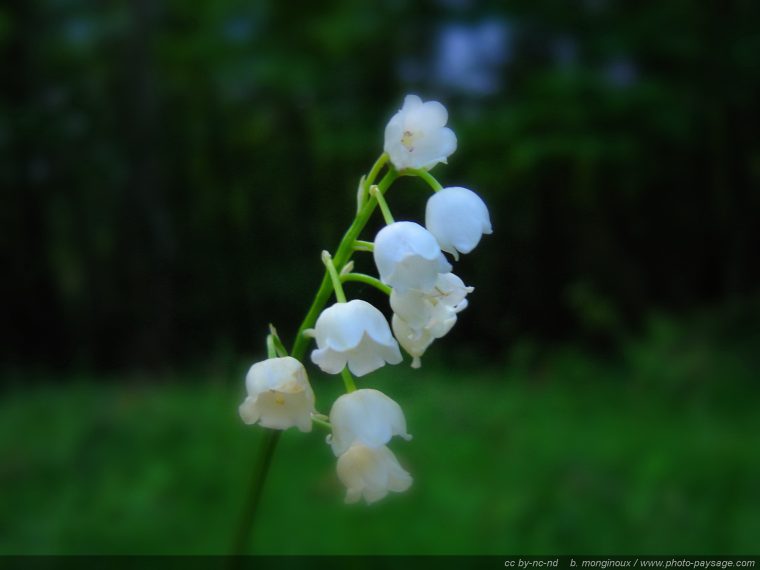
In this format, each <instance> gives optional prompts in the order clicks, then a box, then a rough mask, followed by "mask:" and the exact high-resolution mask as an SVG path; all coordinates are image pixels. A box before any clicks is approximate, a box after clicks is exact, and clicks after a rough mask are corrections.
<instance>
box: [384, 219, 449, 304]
mask: <svg viewBox="0 0 760 570" xmlns="http://www.w3.org/2000/svg"><path fill="white" fill-rule="evenodd" d="M373 255H374V258H375V265H376V266H377V270H378V272H379V273H380V279H381V280H382V281H383V283H386V284H388V285H390V286H391V287H393V288H394V289H398V290H399V291H400V292H404V291H408V290H409V289H418V290H420V291H429V290H430V289H432V287H433V286H434V285H435V282H436V279H437V278H438V274H439V273H446V272H448V271H451V264H449V262H448V261H446V258H445V257H444V256H443V253H441V248H440V246H439V245H438V242H437V241H436V239H435V236H433V234H431V233H430V232H429V231H428V230H426V229H425V228H423V227H422V226H421V225H419V224H415V223H414V222H395V223H393V224H390V225H387V226H385V227H384V228H383V229H381V230H380V231H379V232H378V233H377V236H376V237H375V250H374V253H373Z"/></svg>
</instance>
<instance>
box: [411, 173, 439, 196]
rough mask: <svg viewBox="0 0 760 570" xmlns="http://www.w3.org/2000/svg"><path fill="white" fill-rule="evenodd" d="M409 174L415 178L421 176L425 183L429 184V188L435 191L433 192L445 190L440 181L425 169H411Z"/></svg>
mask: <svg viewBox="0 0 760 570" xmlns="http://www.w3.org/2000/svg"><path fill="white" fill-rule="evenodd" d="M407 172H408V173H409V174H411V175H413V176H419V177H420V178H422V179H423V180H424V181H425V182H427V184H428V186H430V187H431V188H432V189H433V192H438V191H439V190H443V186H442V185H441V183H440V182H438V180H436V179H435V177H434V176H433V175H432V174H430V173H429V172H428V171H427V170H425V169H424V168H417V169H410V170H407Z"/></svg>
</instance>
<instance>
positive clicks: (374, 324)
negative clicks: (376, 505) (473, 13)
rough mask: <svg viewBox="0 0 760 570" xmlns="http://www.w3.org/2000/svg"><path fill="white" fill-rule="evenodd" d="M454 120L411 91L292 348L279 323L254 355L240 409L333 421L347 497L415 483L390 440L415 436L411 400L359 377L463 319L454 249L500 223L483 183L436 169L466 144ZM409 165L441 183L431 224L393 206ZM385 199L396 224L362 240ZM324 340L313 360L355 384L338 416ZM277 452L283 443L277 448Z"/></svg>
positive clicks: (325, 255) (245, 413)
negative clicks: (461, 180) (318, 374)
mask: <svg viewBox="0 0 760 570" xmlns="http://www.w3.org/2000/svg"><path fill="white" fill-rule="evenodd" d="M447 121H448V112H447V111H446V108H445V107H444V106H443V105H442V104H441V103H439V102H437V101H427V102H423V101H422V100H421V99H420V98H419V97H417V96H416V95H408V96H407V97H406V98H405V99H404V104H403V106H402V108H401V109H400V110H399V111H398V112H397V113H396V114H395V115H393V117H391V119H390V121H389V122H388V125H387V126H386V128H385V144H384V147H383V148H384V152H383V154H382V155H381V156H380V158H379V159H378V160H377V162H375V164H374V166H373V167H372V168H371V170H370V171H369V173H368V174H367V175H365V176H363V177H362V178H361V181H360V183H359V189H358V195H357V211H356V216H355V217H354V219H353V221H352V222H351V224H350V225H349V227H348V229H347V230H346V233H345V235H344V237H343V239H342V240H341V242H340V244H339V246H338V248H337V249H336V250H335V251H334V252H333V253H332V254H331V253H329V252H327V251H323V252H322V262H323V264H324V266H325V274H324V277H323V279H322V283H321V285H320V288H319V290H318V291H317V293H316V296H315V298H314V301H313V303H312V305H311V308H310V309H309V311H308V313H307V315H306V317H305V318H304V321H303V322H302V323H301V326H300V327H299V330H298V333H297V336H296V339H295V341H294V344H293V347H292V349H291V350H290V352H289V353H288V351H287V350H286V349H285V346H284V345H283V343H282V341H281V340H280V338H279V336H278V335H277V332H276V331H275V329H274V328H273V327H270V334H269V335H268V336H267V354H268V358H267V359H266V360H264V361H262V362H257V363H255V364H254V365H253V366H251V369H250V371H249V372H248V375H247V377H246V388H247V392H248V394H247V397H246V399H245V401H244V402H243V403H242V404H241V405H240V410H239V411H240V417H241V418H242V419H243V421H244V422H245V423H246V424H259V425H260V426H261V427H263V428H268V429H270V430H286V429H289V428H291V427H295V428H298V429H299V430H301V431H303V432H308V431H311V429H312V425H318V426H320V427H322V428H325V429H327V430H329V431H330V435H328V436H327V443H328V444H329V445H330V447H331V448H332V451H333V453H334V454H335V456H336V458H337V465H336V471H337V475H338V479H339V480H340V481H341V482H342V483H343V485H345V487H346V490H347V492H346V501H347V502H355V501H358V500H360V499H364V500H365V501H366V502H367V503H373V502H375V501H378V500H380V499H382V498H383V497H385V496H386V495H387V494H388V493H389V492H394V493H400V492H403V491H406V490H407V489H408V488H409V487H410V486H411V484H412V477H411V475H410V474H409V473H408V472H407V471H406V470H405V469H404V468H403V467H402V466H401V465H400V464H399V461H398V460H397V458H396V456H395V455H394V453H393V452H392V451H391V450H390V448H389V447H388V446H389V444H390V443H391V440H392V439H393V437H394V436H399V437H400V438H401V439H404V440H407V441H408V440H410V439H411V436H410V435H409V434H408V433H407V427H406V418H405V417H404V412H403V411H402V409H401V406H400V405H399V404H398V403H397V402H395V401H394V400H393V399H391V398H390V397H389V396H387V395H385V394H383V393H382V392H379V391H378V390H375V389H372V388H368V387H362V388H361V389H359V390H357V389H356V381H355V379H354V377H359V378H361V382H362V383H364V382H366V380H365V377H366V376H367V375H369V374H370V373H372V372H374V371H375V370H377V369H379V368H382V367H383V366H385V365H386V364H390V365H395V364H399V363H401V362H402V360H403V358H402V354H401V350H400V347H401V348H403V349H404V350H405V351H406V352H407V353H408V354H409V355H410V356H411V365H412V367H413V368H419V366H420V365H421V358H422V356H423V354H424V353H425V351H426V350H427V349H428V348H429V346H430V345H431V344H432V343H433V342H434V341H435V340H437V339H440V338H442V337H443V336H445V335H446V334H447V333H448V332H449V331H450V330H451V328H452V327H453V326H454V324H455V323H456V321H457V317H458V315H459V313H460V312H461V311H462V310H463V309H465V308H466V307H467V304H468V300H467V299H466V297H467V295H468V294H470V293H472V292H473V288H472V287H469V286H467V285H465V283H464V281H463V280H462V279H461V278H460V277H458V276H457V275H455V274H454V273H452V269H453V267H452V265H451V261H450V260H449V259H447V257H446V255H445V254H449V255H451V256H452V258H453V261H457V260H458V259H459V255H460V254H468V253H470V252H471V251H472V250H473V249H474V248H475V246H477V244H478V243H479V242H480V239H481V237H482V236H483V234H490V233H491V231H492V229H491V221H490V217H489V213H488V208H487V207H486V204H485V202H483V200H482V199H481V198H480V197H479V196H478V195H477V194H476V193H475V192H473V191H472V190H468V189H466V188H461V187H458V186H457V187H448V188H444V187H443V186H442V185H441V184H440V183H439V182H438V181H437V180H436V179H435V178H434V177H433V176H432V175H431V174H430V170H431V169H432V168H433V167H435V166H436V165H437V164H438V163H446V161H447V160H448V158H449V156H451V154H453V153H454V151H455V150H456V148H457V138H456V135H455V134H454V132H453V131H452V130H451V129H450V128H448V127H447V126H446V123H447ZM383 171H385V173H384V175H383V176H382V178H379V177H380V175H381V173H383ZM400 176H416V177H418V178H420V180H421V181H422V182H424V184H426V185H427V186H428V187H429V188H430V190H431V191H432V195H431V197H430V199H429V200H428V202H427V206H426V209H425V219H424V224H425V225H424V226H423V225H421V224H419V223H417V222H415V221H411V220H398V221H397V220H395V219H394V217H393V214H392V212H391V209H390V206H389V205H388V203H387V201H386V199H385V195H386V193H387V192H388V191H389V189H390V187H391V185H392V184H393V182H394V181H395V180H396V179H397V178H399V177H400ZM377 209H379V210H380V213H381V214H382V216H383V219H384V220H385V226H384V227H383V228H382V229H381V230H380V231H379V232H378V233H377V235H376V236H375V239H374V240H373V241H365V240H362V239H360V238H361V237H362V232H363V230H364V228H365V226H366V224H367V222H368V221H369V219H370V217H371V216H372V214H373V213H374V212H375V211H376V210H377ZM354 254H357V255H366V254H371V255H372V257H373V259H374V262H375V266H376V268H377V273H378V275H377V277H376V276H373V275H366V274H363V273H355V272H353V262H352V261H351V258H352V257H353V255H354ZM347 281H359V282H362V283H365V284H368V285H372V286H374V287H376V288H377V289H379V290H380V291H383V292H384V293H386V294H387V295H388V297H389V306H388V307H387V308H390V310H391V312H392V316H391V319H390V324H389V321H388V319H387V318H386V316H385V314H384V313H383V311H384V310H387V308H383V310H380V309H378V308H377V307H374V306H372V305H371V304H370V303H368V302H367V301H364V300H361V299H351V300H349V299H347V297H346V294H345V292H344V290H343V284H344V283H345V282H347ZM332 297H334V301H333V302H331V298H332ZM312 340H313V341H315V344H316V346H315V347H314V348H313V349H312V350H311V352H310V354H309V356H310V359H311V362H312V363H313V364H315V365H316V366H317V367H318V368H319V369H320V370H322V371H323V372H326V373H327V374H336V375H337V374H340V375H341V377H342V379H343V383H344V386H345V391H346V393H345V394H344V395H342V396H340V397H339V398H338V399H337V400H336V401H335V402H334V403H333V405H332V408H331V410H330V412H329V415H324V414H321V413H319V412H318V411H317V409H316V408H315V396H314V391H313V388H312V386H311V384H310V383H309V380H308V377H307V372H306V369H305V367H304V364H303V363H304V361H305V359H306V356H307V351H308V347H309V344H310V342H311V341H312ZM399 346H400V347H399ZM273 441H274V442H275V443H276V439H275V440H273ZM272 451H273V445H272V446H271V448H270V450H269V453H270V456H269V457H270V458H271V452H272ZM265 465H268V463H266V464H265ZM262 480H263V478H262Z"/></svg>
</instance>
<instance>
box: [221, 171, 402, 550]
mask: <svg viewBox="0 0 760 570" xmlns="http://www.w3.org/2000/svg"><path fill="white" fill-rule="evenodd" d="M380 160H384V161H387V157H386V158H385V159H383V157H382V156H381V157H380V158H379V159H378V162H380ZM375 164H376V165H377V163H375ZM381 166H382V165H381ZM374 169H375V167H373V170H374ZM377 170H378V171H379V168H377ZM396 178H398V172H397V171H396V170H395V169H394V168H393V167H392V166H389V167H388V172H386V173H385V176H383V178H382V180H380V182H379V183H378V185H377V187H378V192H379V193H380V194H384V193H385V192H386V191H387V190H388V188H389V187H390V185H391V184H392V183H393V181H394V180H395V179H396ZM376 207H377V199H376V198H370V199H369V200H367V202H366V203H365V204H364V205H363V206H362V207H361V209H360V210H359V211H358V212H357V214H356V217H355V218H354V221H353V222H352V223H351V225H350V226H349V227H348V229H347V230H346V233H345V234H344V235H343V239H341V241H340V244H339V245H338V249H337V250H336V252H335V257H333V263H334V265H335V268H336V270H337V271H340V270H341V269H342V268H343V267H344V266H345V264H346V263H348V262H349V261H350V259H351V255H352V254H353V252H354V251H353V246H354V242H355V241H356V239H357V238H358V237H359V234H360V233H361V231H362V230H363V229H364V226H366V225H367V222H368V221H369V218H370V216H371V215H372V213H373V212H374V211H375V208H376ZM330 293H332V281H331V279H330V274H329V272H328V271H327V269H325V274H324V276H323V277H322V282H321V283H320V285H319V289H317V293H316V295H315V296H314V300H313V301H312V303H311V306H310V307H309V310H308V311H307V313H306V316H305V317H304V319H303V321H302V322H301V326H300V327H298V332H297V333H296V338H295V341H294V342H293V347H292V349H291V350H290V355H291V356H292V357H293V358H295V359H296V360H301V361H302V360H303V357H304V355H305V354H306V349H307V347H308V345H309V341H310V340H311V339H310V338H309V337H307V336H305V335H304V334H303V333H304V331H305V330H306V329H310V328H312V327H313V326H314V324H315V323H316V322H317V317H318V316H319V313H320V312H321V311H322V309H323V308H324V306H325V304H326V303H327V301H328V300H329V298H330ZM346 372H348V370H346ZM348 374H349V376H350V372H348ZM343 381H344V382H346V378H345V376H344V378H343ZM350 383H351V385H353V378H350ZM347 387H348V384H347ZM281 433H282V432H280V431H277V430H267V431H266V434H265V436H264V441H263V443H262V445H261V451H260V453H259V461H258V463H257V466H256V469H254V471H253V477H252V479H251V486H250V491H249V494H248V498H247V500H246V507H245V511H244V513H243V516H242V518H241V519H240V524H239V526H238V532H237V536H236V540H235V543H234V545H233V553H234V554H242V553H243V552H244V550H245V546H246V543H247V539H248V538H249V537H250V533H251V528H252V527H253V522H254V520H255V518H256V511H257V510H258V506H259V501H260V500H261V493H262V490H263V489H264V482H265V481H266V477H267V473H268V472H269V467H270V465H271V462H272V456H273V455H274V451H275V449H276V448H277V442H278V441H279V438H280V434H281Z"/></svg>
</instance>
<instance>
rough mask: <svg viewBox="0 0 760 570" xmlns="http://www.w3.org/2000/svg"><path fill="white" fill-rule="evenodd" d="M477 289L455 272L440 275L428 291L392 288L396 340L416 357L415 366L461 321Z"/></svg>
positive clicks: (413, 362) (393, 323) (414, 358)
mask: <svg viewBox="0 0 760 570" xmlns="http://www.w3.org/2000/svg"><path fill="white" fill-rule="evenodd" d="M473 290H474V289H473V288H472V287H467V286H465V284H464V282H463V281H462V280H461V279H460V278H459V277H458V276H456V275H454V274H453V273H441V274H440V275H438V279H437V280H436V283H435V287H434V288H433V289H432V290H431V291H430V292H428V293H422V292H420V291H407V292H404V293H400V292H398V291H396V290H395V289H394V290H393V291H392V292H391V308H392V309H393V313H394V315H393V319H392V321H391V324H392V327H393V333H394V334H395V335H396V340H398V342H399V344H401V346H402V347H404V350H406V351H407V352H408V353H409V354H410V355H411V356H412V357H413V360H412V367H413V368H419V367H420V357H421V356H422V355H423V354H424V353H425V350H427V348H428V347H429V346H430V345H431V344H432V343H433V341H434V340H435V339H437V338H441V337H443V336H444V335H446V334H447V333H448V332H449V331H450V330H451V328H452V327H453V326H454V324H455V323H456V321H457V313H459V312H460V311H462V310H464V309H465V308H466V307H467V299H465V297H466V296H467V294H468V293H471V292H472V291H473Z"/></svg>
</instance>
